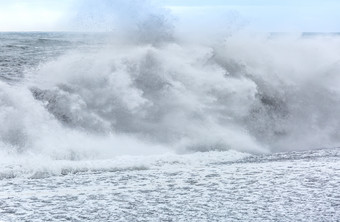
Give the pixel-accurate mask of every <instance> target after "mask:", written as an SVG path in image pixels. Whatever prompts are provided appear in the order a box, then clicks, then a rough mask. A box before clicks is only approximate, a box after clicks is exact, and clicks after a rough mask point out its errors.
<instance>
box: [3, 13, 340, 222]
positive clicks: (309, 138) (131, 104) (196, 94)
mask: <svg viewBox="0 0 340 222" xmlns="http://www.w3.org/2000/svg"><path fill="white" fill-rule="evenodd" d="M157 21H158V20H157ZM151 24H155V21H153V20H152V22H151ZM156 24H157V25H160V29H157V31H155V30H154V26H152V25H151V26H150V25H145V26H143V30H145V29H147V28H150V27H151V28H150V29H151V31H150V33H151V34H150V36H151V37H150V36H148V34H147V33H148V32H146V33H141V32H139V31H135V30H133V31H131V30H129V31H128V33H125V34H121V33H120V34H119V35H117V34H113V33H80V32H78V33H74V32H70V33H63V32H53V33H52V32H46V33H43V32H26V33H20V32H17V33H0V187H1V189H0V221H339V220H340V190H339V186H340V165H339V161H340V149H339V148H337V147H339V144H340V134H339V132H340V118H339V113H340V105H339V104H340V103H339V102H340V91H339V85H340V78H339V72H340V54H339V52H340V37H339V35H336V34H322V35H321V34H315V33H314V34H294V35H291V34H282V33H281V34H275V35H274V34H270V33H269V34H263V33H262V34H256V35H248V34H245V33H243V34H240V33H239V34H235V35H231V36H228V37H227V38H224V39H222V40H220V41H217V40H216V39H214V41H213V42H209V41H205V42H204V43H201V42H197V41H192V42H190V41H188V40H187V38H181V37H180V36H176V35H170V34H169V32H168V31H167V30H168V29H166V28H164V29H162V27H164V26H163V25H162V24H159V22H158V23H156ZM157 27H158V26H157ZM154 32H156V34H155V33H154ZM131 33H132V34H131Z"/></svg>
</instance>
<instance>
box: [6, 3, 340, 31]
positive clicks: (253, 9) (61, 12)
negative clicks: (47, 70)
mask: <svg viewBox="0 0 340 222" xmlns="http://www.w3.org/2000/svg"><path fill="white" fill-rule="evenodd" d="M93 1H98V0H93ZM106 1H108V0H106ZM137 1H138V0H137ZM75 2H78V3H79V2H81V0H30V1H27V0H0V31H63V30H65V27H64V26H63V25H61V22H60V21H64V22H65V19H66V18H67V15H68V14H69V13H70V11H71V10H72V6H73V5H74V3H75ZM153 2H156V3H157V4H159V5H161V6H162V7H166V8H169V9H170V11H171V12H172V13H173V15H174V16H175V17H176V18H178V20H179V21H180V22H183V23H185V24H186V25H191V24H192V25H197V24H199V25H201V23H202V24H205V25H210V24H213V25H216V24H221V23H226V22H227V20H231V22H235V21H234V20H237V22H240V23H243V24H244V25H245V26H247V27H248V28H249V29H251V30H255V31H269V32H339V31H340V22H338V21H340V13H339V11H340V1H338V0H153ZM65 31H69V30H65Z"/></svg>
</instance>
